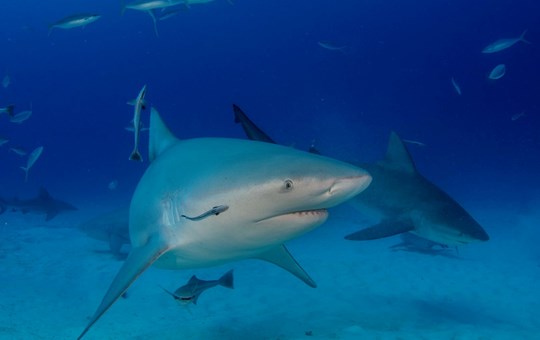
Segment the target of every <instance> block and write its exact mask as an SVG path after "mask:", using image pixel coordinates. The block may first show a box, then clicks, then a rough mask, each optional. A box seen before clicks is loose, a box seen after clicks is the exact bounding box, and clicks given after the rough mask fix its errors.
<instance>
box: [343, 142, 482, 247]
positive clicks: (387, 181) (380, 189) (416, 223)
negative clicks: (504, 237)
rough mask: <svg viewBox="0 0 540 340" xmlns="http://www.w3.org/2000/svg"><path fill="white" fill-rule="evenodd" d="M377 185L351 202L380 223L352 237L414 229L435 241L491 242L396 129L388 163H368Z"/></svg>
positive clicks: (350, 238) (392, 233) (374, 236)
mask: <svg viewBox="0 0 540 340" xmlns="http://www.w3.org/2000/svg"><path fill="white" fill-rule="evenodd" d="M364 167H365V168H366V169H367V170H368V171H369V173H370V174H371V175H372V176H373V184H372V185H371V186H370V187H369V188H368V189H367V190H366V191H365V192H364V193H362V196H361V197H358V198H356V199H354V200H351V204H352V205H353V206H355V207H356V208H358V209H359V210H360V211H361V212H363V213H364V214H366V215H369V216H372V217H375V218H379V219H380V223H378V224H376V225H373V226H371V227H368V228H365V229H362V230H360V231H358V232H355V233H353V234H350V235H347V236H346V237H345V238H346V239H348V240H373V239H379V238H383V237H388V236H393V235H398V234H401V233H405V232H411V233H413V234H416V235H417V236H420V237H423V238H425V239H428V240H430V241H433V242H437V243H441V244H445V245H462V244H467V243H471V242H475V241H487V240H489V236H488V234H487V233H486V231H485V230H484V229H483V228H482V227H481V226H480V224H478V222H476V221H475V220H474V218H473V217H472V216H471V215H470V214H469V213H468V212H467V211H466V210H465V209H464V208H463V207H462V206H461V205H459V203H457V202H456V201H455V200H454V199H452V197H450V196H449V195H448V194H447V193H445V192H444V191H442V190H441V189H440V188H439V187H437V186H436V185H435V184H433V183H431V182H430V181H429V180H427V179H426V178H425V177H424V176H422V175H421V174H420V173H419V172H418V170H416V166H415V164H414V162H413V160H412V157H411V155H410V154H409V151H408V150H407V148H406V147H405V145H404V144H403V142H402V140H401V139H400V138H399V136H398V135H397V134H396V133H395V132H392V133H391V134H390V139H389V142H388V148H387V151H386V157H385V159H384V160H383V161H380V162H377V163H373V164H364Z"/></svg>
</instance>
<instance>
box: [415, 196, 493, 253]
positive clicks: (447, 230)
mask: <svg viewBox="0 0 540 340" xmlns="http://www.w3.org/2000/svg"><path fill="white" fill-rule="evenodd" d="M411 220H412V223H413V225H414V226H415V233H417V234H419V235H422V234H423V235H422V236H423V237H426V236H428V238H429V239H430V240H432V241H434V242H438V243H442V244H445V245H463V244H468V243H473V242H480V241H488V240H489V235H488V234H487V233H486V231H485V230H484V228H482V226H481V225H480V224H479V223H478V222H476V221H475V219H474V218H473V217H472V216H471V215H470V214H469V213H468V212H467V211H466V210H465V209H463V208H462V207H461V206H460V205H459V204H458V203H457V202H455V201H453V200H451V199H448V200H445V201H439V202H436V203H435V204H433V205H432V206H431V207H430V208H429V209H425V210H424V211H423V212H421V211H413V212H412V213H411Z"/></svg>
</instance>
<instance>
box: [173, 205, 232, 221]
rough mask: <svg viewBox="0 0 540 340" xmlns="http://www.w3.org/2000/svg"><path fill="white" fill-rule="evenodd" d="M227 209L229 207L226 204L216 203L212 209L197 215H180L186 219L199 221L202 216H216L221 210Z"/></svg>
mask: <svg viewBox="0 0 540 340" xmlns="http://www.w3.org/2000/svg"><path fill="white" fill-rule="evenodd" d="M227 209H229V206H228V205H218V206H216V207H213V208H212V209H210V210H208V211H206V212H204V213H202V214H200V215H199V216H195V217H189V216H186V215H182V217H183V218H187V219H188V220H191V221H199V220H202V219H204V218H207V217H208V216H210V215H216V216H217V215H219V214H221V213H222V212H224V211H226V210H227Z"/></svg>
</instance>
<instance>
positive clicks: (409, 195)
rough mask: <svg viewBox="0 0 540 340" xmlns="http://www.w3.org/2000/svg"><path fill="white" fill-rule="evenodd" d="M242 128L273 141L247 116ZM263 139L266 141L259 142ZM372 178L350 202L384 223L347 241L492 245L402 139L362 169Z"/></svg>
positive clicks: (392, 137) (254, 136)
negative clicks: (413, 239) (407, 239)
mask: <svg viewBox="0 0 540 340" xmlns="http://www.w3.org/2000/svg"><path fill="white" fill-rule="evenodd" d="M236 108H237V106H236V105H235V111H236ZM242 114H243V116H244V117H245V118H244V119H242V120H240V121H238V120H237V118H236V116H235V121H236V122H240V123H241V124H242V128H243V129H244V131H245V132H246V135H247V136H248V138H249V139H254V140H259V141H263V142H273V141H272V139H271V138H270V137H268V135H266V134H265V133H264V132H262V131H261V130H260V129H259V128H258V127H257V126H256V125H255V124H254V123H253V122H252V121H251V120H249V118H248V117H247V116H246V115H245V113H243V112H242ZM259 136H265V137H263V138H260V137H259ZM360 166H361V167H362V168H364V169H366V170H367V171H368V172H369V174H370V175H371V176H372V177H373V181H372V183H371V184H370V186H369V187H368V188H367V189H366V190H365V191H364V192H362V193H361V194H360V195H358V196H356V197H354V198H353V199H352V200H350V201H349V202H350V203H351V204H352V205H353V206H354V207H356V208H357V209H358V210H360V212H362V213H363V214H366V215H368V216H371V217H374V218H378V219H380V220H381V222H380V223H378V224H376V225H374V226H371V227H369V228H366V229H362V230H360V231H358V232H356V233H353V234H350V235H347V236H346V237H345V238H346V239H347V240H355V241H357V240H374V239H379V238H384V237H389V236H394V235H398V234H402V233H406V232H411V233H413V234H416V235H417V236H419V237H422V238H424V239H426V240H429V241H432V242H435V243H439V244H444V245H462V244H467V243H471V242H475V241H487V240H489V236H488V234H487V233H486V232H485V230H484V229H483V228H482V226H480V224H478V222H476V221H475V220H474V219H473V217H472V216H471V215H470V214H469V213H468V212H467V211H466V210H465V209H463V207H461V206H460V205H459V203H457V202H456V201H455V200H454V199H452V197H450V196H449V195H448V194H446V193H445V192H444V191H442V190H441V189H440V188H439V187H437V186H436V185H435V184H433V183H431V182H430V181H429V180H427V179H426V178H425V177H424V176H422V175H421V174H420V173H419V172H418V171H417V170H416V166H415V165H414V162H413V160H412V157H411V155H410V154H409V152H408V151H407V148H406V147H405V145H404V144H403V141H402V140H401V139H400V138H399V136H398V135H397V134H396V133H394V132H392V133H391V135H390V140H389V143H388V150H387V153H386V158H385V159H384V160H383V161H381V162H377V163H369V164H361V165H360Z"/></svg>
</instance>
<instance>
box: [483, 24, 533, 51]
mask: <svg viewBox="0 0 540 340" xmlns="http://www.w3.org/2000/svg"><path fill="white" fill-rule="evenodd" d="M526 33H527V30H525V31H523V33H521V35H520V36H519V37H517V38H505V39H499V40H496V41H494V42H492V43H491V44H489V45H487V46H486V47H484V49H483V50H482V53H495V52H500V51H502V50H506V49H507V48H510V47H512V46H514V45H515V44H517V43H518V42H520V41H521V42H524V43H527V44H530V42H529V41H527V40H525V34H526Z"/></svg>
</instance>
